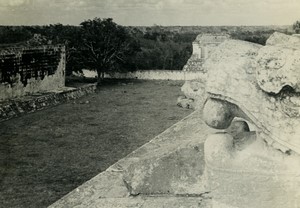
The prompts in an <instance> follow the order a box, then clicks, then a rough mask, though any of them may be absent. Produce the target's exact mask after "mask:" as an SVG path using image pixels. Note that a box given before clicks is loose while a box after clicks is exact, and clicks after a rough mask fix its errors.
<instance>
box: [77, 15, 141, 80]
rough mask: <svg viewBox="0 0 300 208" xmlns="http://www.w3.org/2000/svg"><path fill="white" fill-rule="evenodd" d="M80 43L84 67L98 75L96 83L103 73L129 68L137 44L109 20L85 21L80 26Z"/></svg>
mask: <svg viewBox="0 0 300 208" xmlns="http://www.w3.org/2000/svg"><path fill="white" fill-rule="evenodd" d="M80 25H81V41H82V44H81V45H82V50H83V55H84V59H83V62H84V64H85V66H86V67H88V68H90V69H94V70H96V71H97V74H98V83H101V81H102V79H103V78H104V73H105V72H109V71H112V70H120V69H122V68H124V66H125V67H127V68H128V67H130V66H131V64H130V61H131V60H132V57H133V56H134V54H135V53H136V52H137V51H138V49H139V44H138V42H137V41H135V39H134V38H133V37H132V36H131V35H130V33H129V32H128V31H127V29H126V28H125V27H123V26H120V25H117V24H116V23H114V22H113V20H112V19H111V18H108V19H100V18H95V19H93V20H86V21H84V22H82V23H81V24H80Z"/></svg>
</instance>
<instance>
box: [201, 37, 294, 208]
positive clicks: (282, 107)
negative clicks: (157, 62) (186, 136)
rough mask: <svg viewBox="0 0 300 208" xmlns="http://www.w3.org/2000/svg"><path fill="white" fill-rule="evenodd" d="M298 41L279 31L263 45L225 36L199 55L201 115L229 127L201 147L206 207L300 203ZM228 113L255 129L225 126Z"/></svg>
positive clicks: (291, 206)
mask: <svg viewBox="0 0 300 208" xmlns="http://www.w3.org/2000/svg"><path fill="white" fill-rule="evenodd" d="M299 43H300V38H298V37H293V36H287V35H284V34H279V33H275V34H273V35H272V36H271V37H270V38H269V40H268V41H267V45H266V46H261V45H257V44H253V43H249V42H244V41H237V40H229V41H226V42H224V43H223V44H221V45H220V46H219V47H218V49H217V50H216V51H215V52H214V53H213V54H212V55H211V57H210V58H209V59H208V60H207V61H206V62H205V64H204V67H205V68H206V71H207V80H206V85H205V90H206V93H207V96H208V99H207V100H206V101H205V103H204V108H203V111H204V112H203V115H204V120H205V122H206V123H207V124H208V125H209V126H211V127H213V128H216V129H226V128H228V126H229V128H228V129H227V130H225V131H221V132H219V133H216V134H212V135H210V136H208V138H207V140H206V142H205V146H204V152H205V163H206V168H205V177H206V179H207V182H208V187H209V189H210V190H211V196H212V206H213V207H214V208H215V207H216V208H220V207H222V208H241V207H243V208H253V207H262V208H268V207H273V208H281V207H287V208H297V207H299V206H300V190H299V187H300V177H299V175H300V157H299V154H300V138H299V136H300V120H299V116H300V113H299V112H300V94H299V92H298V90H299V89H298V88H299V83H298V82H299V80H300V79H299V78H300V77H299V74H297V71H298V70H300V64H299V63H298V62H299V56H298V50H300V44H299ZM233 117H239V118H243V119H245V120H246V121H247V122H248V123H249V124H252V125H253V126H255V128H254V129H255V130H256V131H249V130H250V129H247V128H245V130H242V131H241V130H240V129H239V128H233V127H234V126H235V127H238V126H239V125H241V123H240V124H238V123H236V124H237V125H234V122H235V121H233V123H232V120H233ZM230 123H231V125H230ZM244 124H245V123H244Z"/></svg>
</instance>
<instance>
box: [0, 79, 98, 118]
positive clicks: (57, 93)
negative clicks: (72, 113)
mask: <svg viewBox="0 0 300 208" xmlns="http://www.w3.org/2000/svg"><path fill="white" fill-rule="evenodd" d="M95 90H96V84H87V85H85V86H82V87H79V88H73V87H64V88H60V89H57V90H53V91H48V92H45V93H35V94H33V95H30V96H24V97H20V98H16V99H12V100H7V101H4V102H0V122H1V121H4V120H8V119H10V118H13V117H17V116H20V115H22V114H25V113H31V112H34V111H37V110H41V109H44V108H47V107H50V106H55V105H58V104H60V103H62V102H65V101H68V100H73V99H77V98H79V97H82V96H84V95H87V94H90V93H93V92H95Z"/></svg>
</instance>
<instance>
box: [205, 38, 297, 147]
mask: <svg viewBox="0 0 300 208" xmlns="http://www.w3.org/2000/svg"><path fill="white" fill-rule="evenodd" d="M262 50H265V49H264V48H262V47H261V46H259V45H255V44H252V43H247V42H242V41H233V40H230V41H226V42H225V43H223V44H222V45H220V47H219V50H218V51H216V52H215V53H214V54H213V55H212V56H211V58H210V59H209V60H207V61H206V63H205V66H206V68H207V69H208V79H207V84H206V91H207V92H208V93H209V96H210V97H214V98H218V99H221V100H226V101H228V102H231V103H233V104H236V105H237V106H239V108H240V109H241V110H242V111H243V112H244V113H245V114H246V115H247V116H248V118H249V121H251V122H253V123H254V124H255V125H256V126H257V127H258V128H259V129H260V134H261V135H260V136H261V137H263V138H264V139H265V140H266V141H268V142H269V143H270V145H273V146H274V147H275V148H278V149H281V150H282V151H283V152H286V151H288V150H289V149H291V150H293V151H295V152H297V153H300V139H299V135H300V120H299V118H298V117H299V116H298V112H299V108H297V106H296V104H295V103H293V102H292V101H293V100H294V99H295V102H297V100H298V95H297V94H291V95H290V94H283V95H281V94H277V95H276V94H275V95H272V94H267V93H266V92H265V91H264V90H262V89H261V88H260V86H259V85H258V84H257V83H258V81H257V79H256V74H257V70H258V69H259V68H258V64H257V61H256V60H257V59H256V58H257V55H258V54H259V52H260V51H262Z"/></svg>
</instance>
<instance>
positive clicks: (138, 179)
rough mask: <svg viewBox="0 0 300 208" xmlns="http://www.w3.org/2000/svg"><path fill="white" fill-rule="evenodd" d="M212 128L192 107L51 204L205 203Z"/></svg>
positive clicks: (183, 206)
mask: <svg viewBox="0 0 300 208" xmlns="http://www.w3.org/2000/svg"><path fill="white" fill-rule="evenodd" d="M213 132H215V130H213V129H211V128H208V127H207V126H206V125H205V124H204V122H203V121H202V120H201V113H200V112H198V111H196V112H194V113H192V114H191V115H189V116H188V117H186V118H184V119H183V120H181V121H180V122H178V123H176V124H175V125H173V126H172V127H170V128H169V129H167V130H166V131H164V132H163V133H162V134H160V135H158V136H157V137H155V138H154V139H153V140H151V141H150V142H149V143H147V144H145V145H144V146H142V147H140V148H139V149H137V150H136V151H134V152H132V153H131V154H129V155H128V156H127V157H125V158H123V159H121V160H120V161H118V162H117V163H115V164H114V165H112V166H111V167H109V168H108V169H107V170H106V171H105V172H103V173H100V174H99V175H97V176H96V177H94V178H92V179H91V180H90V181H88V182H86V183H84V184H83V185H81V186H80V187H78V188H77V189H75V190H74V191H72V192H70V193H69V194H68V195H66V196H64V197H63V198H62V199H60V200H58V201H57V202H55V203H54V204H52V205H51V206H49V207H50V208H59V207H64V208H65V207H77V208H79V207H84V208H85V207H104V208H111V207H120V208H129V207H130V208H131V207H132V208H136V207H141V208H163V207H165V208H169V207H172V208H209V207H211V200H210V196H209V191H208V190H207V189H206V187H205V186H204V183H203V181H202V180H203V179H202V174H203V171H204V170H203V168H204V158H203V155H204V152H203V143H204V140H205V138H206V137H207V135H209V134H211V133H213Z"/></svg>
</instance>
